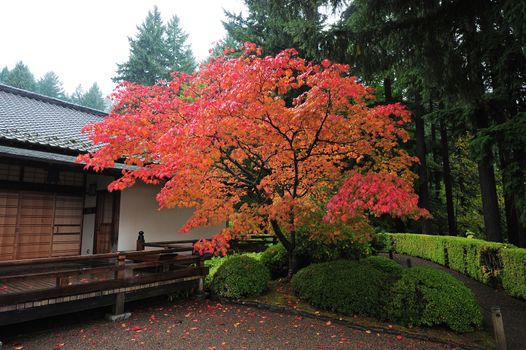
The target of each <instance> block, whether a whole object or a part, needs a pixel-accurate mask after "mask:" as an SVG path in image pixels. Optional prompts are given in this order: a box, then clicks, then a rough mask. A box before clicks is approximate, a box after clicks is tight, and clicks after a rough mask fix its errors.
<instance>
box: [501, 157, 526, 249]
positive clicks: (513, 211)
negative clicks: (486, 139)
mask: <svg viewBox="0 0 526 350" xmlns="http://www.w3.org/2000/svg"><path fill="white" fill-rule="evenodd" d="M509 151H510V152H504V151H502V150H501V151H500V160H501V171H502V185H503V188H504V211H505V213H506V230H507V232H508V241H509V242H510V243H512V244H515V245H516V246H518V247H525V246H526V227H525V225H524V224H523V223H522V222H521V220H520V210H519V207H518V205H517V199H518V198H520V197H518V196H521V195H524V192H525V191H524V188H521V187H523V186H524V185H522V186H521V185H519V186H517V184H518V183H520V180H518V179H521V178H522V174H521V171H520V168H519V167H517V166H516V165H515V164H516V163H518V164H520V161H519V160H518V159H513V158H514V157H513V152H511V150H509Z"/></svg>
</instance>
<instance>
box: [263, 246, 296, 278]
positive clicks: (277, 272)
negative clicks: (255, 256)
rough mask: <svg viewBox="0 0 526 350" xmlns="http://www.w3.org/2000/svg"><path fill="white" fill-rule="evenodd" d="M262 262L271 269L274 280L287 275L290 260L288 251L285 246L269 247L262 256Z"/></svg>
mask: <svg viewBox="0 0 526 350" xmlns="http://www.w3.org/2000/svg"><path fill="white" fill-rule="evenodd" d="M261 262H262V263H263V264H264V265H265V266H266V267H267V268H268V269H269V271H270V274H271V275H272V277H273V278H277V277H283V276H286V275H287V270H288V264H289V258H288V252H287V249H285V247H284V246H283V244H281V243H276V244H271V245H269V246H268V247H267V249H265V251H264V252H263V254H262V256H261Z"/></svg>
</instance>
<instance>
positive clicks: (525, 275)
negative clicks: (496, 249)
mask: <svg viewBox="0 0 526 350" xmlns="http://www.w3.org/2000/svg"><path fill="white" fill-rule="evenodd" d="M500 256H501V258H502V265H503V269H502V276H501V277H502V286H503V287H504V289H506V290H507V291H508V292H509V293H510V294H511V295H513V296H516V297H520V298H523V299H526V249H523V248H514V249H502V250H501V251H500Z"/></svg>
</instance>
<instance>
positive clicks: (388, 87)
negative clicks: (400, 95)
mask: <svg viewBox="0 0 526 350" xmlns="http://www.w3.org/2000/svg"><path fill="white" fill-rule="evenodd" d="M384 97H385V102H392V101H393V88H392V81H391V77H385V78H384Z"/></svg>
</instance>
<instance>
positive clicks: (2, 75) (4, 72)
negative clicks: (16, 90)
mask: <svg viewBox="0 0 526 350" xmlns="http://www.w3.org/2000/svg"><path fill="white" fill-rule="evenodd" d="M8 75H9V68H7V66H4V68H2V70H1V71H0V83H3V82H4V81H5V79H6V78H7V76H8Z"/></svg>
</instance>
